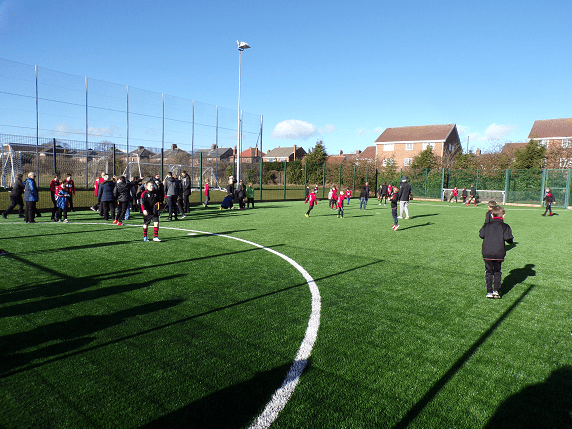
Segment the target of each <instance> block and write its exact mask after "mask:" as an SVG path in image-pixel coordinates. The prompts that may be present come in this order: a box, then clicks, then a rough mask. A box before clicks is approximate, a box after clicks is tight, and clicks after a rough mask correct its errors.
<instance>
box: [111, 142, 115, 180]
mask: <svg viewBox="0 0 572 429" xmlns="http://www.w3.org/2000/svg"><path fill="white" fill-rule="evenodd" d="M111 156H112V158H111V160H112V163H111V165H112V170H113V173H112V174H113V176H115V143H114V144H113V145H112V146H111Z"/></svg>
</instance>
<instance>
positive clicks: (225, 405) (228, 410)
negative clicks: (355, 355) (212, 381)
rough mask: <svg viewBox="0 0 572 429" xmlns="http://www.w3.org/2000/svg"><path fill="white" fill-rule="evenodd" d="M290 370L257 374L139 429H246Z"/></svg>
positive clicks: (308, 366) (279, 369)
mask: <svg viewBox="0 0 572 429" xmlns="http://www.w3.org/2000/svg"><path fill="white" fill-rule="evenodd" d="M290 366H291V365H290V364H287V365H281V366H279V367H277V368H273V369H271V370H268V371H261V372H259V373H257V374H255V375H254V376H253V377H252V378H251V379H250V380H247V381H244V382H242V383H238V384H235V385H233V386H229V387H225V388H224V389H221V390H218V391H216V392H214V393H211V394H210V395H207V396H205V397H203V398H201V399H199V400H197V401H194V402H192V403H190V404H188V405H186V406H184V407H182V408H179V409H178V410H176V411H173V412H171V413H169V414H166V415H164V416H162V417H159V418H158V419H156V420H153V421H152V422H150V423H148V424H145V425H143V426H140V429H154V428H161V429H162V428H178V427H189V428H195V427H196V428H225V429H232V428H243V427H247V426H248V424H249V423H251V422H252V420H253V419H254V418H256V416H257V414H258V413H259V412H261V408H262V407H263V406H264V405H265V404H266V403H267V402H268V401H269V400H270V398H271V397H272V394H273V393H274V392H275V391H276V390H277V388H278V387H279V386H280V385H281V384H282V383H283V381H284V378H285V377H286V374H287V373H288V370H289V369H290ZM308 371H311V364H310V361H307V362H306V367H305V369H304V373H305V374H306V373H307V372H308Z"/></svg>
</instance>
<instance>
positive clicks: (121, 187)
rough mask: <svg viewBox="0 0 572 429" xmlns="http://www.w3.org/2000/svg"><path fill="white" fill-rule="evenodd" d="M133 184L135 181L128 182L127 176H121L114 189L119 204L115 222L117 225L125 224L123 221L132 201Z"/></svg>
mask: <svg viewBox="0 0 572 429" xmlns="http://www.w3.org/2000/svg"><path fill="white" fill-rule="evenodd" d="M133 185H134V184H133V182H128V181H127V179H126V178H125V176H121V177H120V178H119V179H117V183H116V184H115V189H114V190H113V195H114V196H115V199H116V200H117V203H118V205H119V211H118V213H117V220H116V221H114V222H113V223H116V224H117V225H123V223H122V222H123V221H124V220H125V213H126V212H127V208H128V207H129V203H130V201H131V189H132V188H133Z"/></svg>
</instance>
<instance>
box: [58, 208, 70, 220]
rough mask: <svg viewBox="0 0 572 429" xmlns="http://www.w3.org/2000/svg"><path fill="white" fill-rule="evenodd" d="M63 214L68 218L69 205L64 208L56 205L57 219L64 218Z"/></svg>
mask: <svg viewBox="0 0 572 429" xmlns="http://www.w3.org/2000/svg"><path fill="white" fill-rule="evenodd" d="M62 214H63V217H64V219H67V218H68V209H67V207H66V208H65V209H62V208H61V207H56V219H57V220H62Z"/></svg>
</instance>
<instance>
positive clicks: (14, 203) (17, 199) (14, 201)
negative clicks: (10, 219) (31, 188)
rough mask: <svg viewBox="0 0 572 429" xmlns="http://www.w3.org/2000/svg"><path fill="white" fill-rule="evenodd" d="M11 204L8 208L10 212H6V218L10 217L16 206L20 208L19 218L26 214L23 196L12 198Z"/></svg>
mask: <svg viewBox="0 0 572 429" xmlns="http://www.w3.org/2000/svg"><path fill="white" fill-rule="evenodd" d="M10 203H11V204H10V207H8V210H6V211H5V212H4V215H5V216H8V215H9V214H10V213H11V212H12V210H14V207H16V206H18V216H22V215H23V214H24V200H23V199H22V196H21V195H20V196H19V197H12V196H10Z"/></svg>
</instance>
